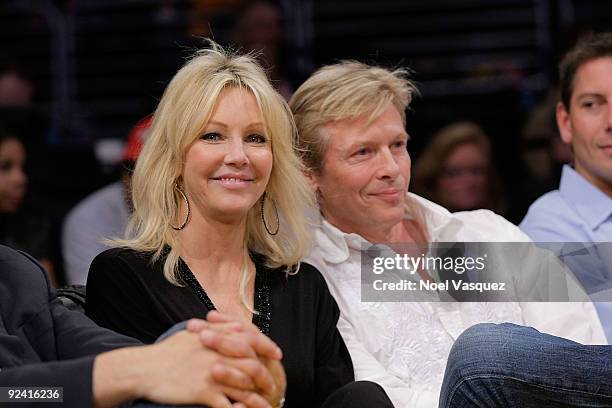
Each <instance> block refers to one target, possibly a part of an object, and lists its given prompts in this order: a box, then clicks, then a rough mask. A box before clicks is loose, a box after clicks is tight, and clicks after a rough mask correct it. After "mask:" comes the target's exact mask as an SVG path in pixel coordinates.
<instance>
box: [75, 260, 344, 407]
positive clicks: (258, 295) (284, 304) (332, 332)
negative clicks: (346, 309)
mask: <svg viewBox="0 0 612 408" xmlns="http://www.w3.org/2000/svg"><path fill="white" fill-rule="evenodd" d="M252 259H253V261H254V262H255V266H256V279H255V309H256V310H257V311H259V312H260V314H259V315H254V318H253V323H255V324H256V325H257V326H258V327H259V329H260V330H262V331H263V332H264V333H266V334H268V336H269V337H270V338H271V339H272V340H274V341H275V342H276V344H278V346H279V347H280V348H281V349H282V350H283V366H284V367H285V372H286V374H287V393H286V404H285V406H286V407H290V408H297V407H304V408H306V407H308V408H313V407H318V406H320V405H321V404H322V402H323V401H324V400H325V399H326V398H327V397H328V396H329V395H330V394H331V393H332V392H333V391H335V390H336V389H338V388H340V387H341V386H342V385H344V384H347V383H349V382H351V381H353V379H354V374H353V365H352V363H351V359H350V356H349V353H348V350H347V348H346V345H345V344H344V341H343V340H342V337H341V336H340V333H339V332H338V330H337V328H336V324H337V322H338V317H339V315H340V312H339V309H338V306H337V304H336V302H335V300H334V299H333V298H332V296H331V295H330V293H329V290H328V288H327V285H326V283H325V280H324V279H323V277H322V276H321V274H320V273H319V271H318V270H317V269H316V268H314V267H312V266H311V265H308V264H302V265H301V266H300V270H299V272H298V273H297V274H295V275H287V274H286V273H284V272H283V271H282V270H271V269H269V268H267V267H266V266H265V264H264V258H263V257H262V256H260V255H257V254H255V255H253V256H252ZM163 263H164V257H160V259H158V260H157V261H156V262H154V263H152V262H151V255H150V254H148V253H141V252H136V251H134V250H131V249H125V248H114V249H109V250H107V251H105V252H103V253H101V254H100V255H98V256H97V257H96V258H95V259H94V260H93V262H92V264H91V267H90V269H89V277H88V280H87V306H86V311H87V314H88V315H89V316H90V317H91V318H92V319H93V320H94V321H96V322H97V323H98V324H99V325H101V326H104V327H107V328H110V329H112V330H115V331H117V332H119V333H122V334H125V335H128V336H131V337H134V338H137V339H140V340H141V341H143V342H144V343H152V342H154V341H155V340H156V339H157V337H159V336H160V335H161V334H162V333H164V332H165V331H166V330H168V329H169V328H170V327H172V326H173V325H174V324H175V323H178V322H181V321H184V320H187V319H190V318H193V317H198V318H205V316H206V314H207V313H208V311H210V310H211V308H214V305H212V302H210V299H208V296H207V295H206V292H205V290H204V288H202V287H201V286H200V285H199V283H197V280H195V278H194V276H193V274H192V273H191V271H189V268H188V266H187V265H186V264H185V263H184V262H182V261H181V262H180V263H179V267H180V270H181V273H180V278H181V280H182V281H183V284H184V286H176V285H173V284H171V283H170V282H168V281H167V280H166V279H165V278H164V276H163Z"/></svg>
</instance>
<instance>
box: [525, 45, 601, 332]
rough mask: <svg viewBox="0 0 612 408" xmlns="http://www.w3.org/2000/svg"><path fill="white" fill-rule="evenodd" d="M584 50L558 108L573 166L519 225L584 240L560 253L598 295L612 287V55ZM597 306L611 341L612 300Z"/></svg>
mask: <svg viewBox="0 0 612 408" xmlns="http://www.w3.org/2000/svg"><path fill="white" fill-rule="evenodd" d="M584 53H585V55H580V56H579V58H575V62H574V65H573V66H572V65H571V64H569V65H568V66H566V67H565V72H566V75H567V76H566V77H565V78H563V77H562V78H561V101H560V102H559V103H558V104H557V109H556V119H557V126H558V127H559V133H560V135H561V139H562V140H563V142H565V143H567V144H569V145H571V147H572V150H573V152H574V164H573V167H570V166H567V165H566V166H565V167H564V168H563V173H562V176H561V184H560V186H559V189H558V190H555V191H551V192H549V193H547V194H544V195H543V196H542V197H540V198H539V199H538V200H536V201H535V202H534V203H533V204H532V205H531V207H530V208H529V211H528V212H527V215H526V216H525V218H524V219H523V221H522V222H521V224H520V227H521V229H522V230H523V231H525V233H527V234H528V235H529V236H530V237H531V238H532V239H533V240H534V241H537V242H564V243H582V244H581V245H579V244H564V245H560V246H558V247H557V249H558V251H557V252H559V253H562V255H564V256H563V258H564V261H566V262H567V261H569V262H568V266H570V267H571V268H572V270H573V271H574V273H575V274H576V276H577V277H578V279H579V280H580V281H581V283H582V284H583V285H584V286H585V289H586V290H587V291H588V292H589V293H591V294H595V293H601V292H602V291H606V290H610V287H611V286H612V244H608V243H610V242H612V81H610V78H612V55H611V54H609V53H608V52H607V51H606V50H603V49H602V50H598V49H590V50H588V52H587V51H584ZM589 53H590V54H589ZM562 69H563V67H562ZM610 293H612V291H610ZM593 299H600V300H606V301H609V300H612V296H611V295H604V296H600V297H599V298H598V297H597V296H596V295H595V296H594V297H593ZM596 306H597V309H598V312H599V315H600V318H601V320H602V323H603V325H604V329H605V330H606V335H607V337H608V340H609V341H612V303H608V304H605V303H598V304H597V305H596Z"/></svg>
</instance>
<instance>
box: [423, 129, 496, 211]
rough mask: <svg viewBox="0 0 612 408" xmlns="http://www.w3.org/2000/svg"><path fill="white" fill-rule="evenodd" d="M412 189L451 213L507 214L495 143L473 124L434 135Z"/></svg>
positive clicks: (440, 131) (426, 149)
mask: <svg viewBox="0 0 612 408" xmlns="http://www.w3.org/2000/svg"><path fill="white" fill-rule="evenodd" d="M412 189H413V191H414V192H415V193H416V194H419V195H421V196H423V197H425V198H427V199H429V200H431V201H433V202H435V203H438V204H440V205H442V206H443V207H446V208H448V209H449V210H450V211H451V212H454V211H468V210H477V209H480V208H485V209H489V210H493V211H494V212H496V213H498V214H502V215H503V214H504V212H505V211H504V210H505V205H504V200H503V197H502V189H501V185H500V182H499V178H498V176H497V172H496V171H495V168H494V167H493V164H492V157H491V142H490V141H489V138H488V137H487V135H486V134H485V133H484V131H483V130H482V128H481V127H480V126H478V125H477V124H476V123H473V122H455V123H452V124H450V125H448V126H445V127H444V128H442V129H441V130H439V131H438V132H437V133H436V134H435V135H434V137H433V138H432V140H431V142H430V143H429V145H428V146H427V147H426V148H425V151H424V152H423V153H422V155H421V156H420V157H419V159H418V160H417V161H416V163H415V167H414V181H413V184H412Z"/></svg>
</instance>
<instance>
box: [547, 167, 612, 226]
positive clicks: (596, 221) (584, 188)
mask: <svg viewBox="0 0 612 408" xmlns="http://www.w3.org/2000/svg"><path fill="white" fill-rule="evenodd" d="M559 192H560V193H561V196H562V197H563V198H564V199H565V200H566V201H568V202H569V203H570V204H571V205H572V206H573V207H574V209H575V210H576V212H578V214H579V215H580V216H581V217H582V218H583V219H584V220H585V221H586V222H587V224H588V225H589V226H590V227H591V228H592V229H596V228H597V227H599V225H601V224H602V223H603V222H604V221H606V220H607V219H608V217H610V214H611V213H612V198H610V197H608V196H607V195H606V194H605V193H604V192H603V191H601V190H600V189H598V188H597V187H595V186H594V185H593V184H591V183H590V182H589V181H588V180H587V179H585V178H584V177H583V176H582V175H581V174H579V173H578V172H577V171H576V170H574V169H573V168H572V167H570V166H568V165H565V166H563V172H562V173H561V184H560V186H559Z"/></svg>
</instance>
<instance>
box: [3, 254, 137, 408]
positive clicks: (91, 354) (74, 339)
mask: <svg viewBox="0 0 612 408" xmlns="http://www.w3.org/2000/svg"><path fill="white" fill-rule="evenodd" d="M24 255H25V254H24ZM25 257H27V258H29V259H30V261H31V262H32V263H33V264H34V265H36V267H37V268H38V269H39V270H40V274H41V275H42V276H43V279H45V280H46V285H47V288H48V289H47V290H48V302H49V303H48V309H47V308H44V309H43V310H41V311H40V313H39V314H36V315H34V316H33V317H32V320H33V321H34V322H37V321H38V320H40V321H45V322H46V321H48V319H49V316H50V317H51V321H50V322H49V323H47V324H49V328H51V329H52V330H53V334H52V336H53V339H52V340H53V341H46V340H48V338H47V337H46V336H44V335H43V336H41V337H40V339H38V342H39V343H41V344H39V346H40V347H41V348H42V349H48V348H54V349H55V355H56V358H57V360H56V361H44V362H40V363H32V364H25V365H22V366H15V367H10V368H4V369H2V370H0V385H1V386H4V387H7V386H21V387H46V386H50V387H63V402H62V403H57V404H54V403H46V404H44V405H45V406H49V407H54V406H56V407H64V408H72V407H75V408H76V407H83V406H91V403H92V372H93V362H94V359H95V356H96V355H97V354H99V353H102V352H105V351H109V350H113V349H116V348H119V347H125V346H133V345H138V344H140V343H139V342H138V341H136V340H134V339H131V338H129V337H125V336H121V335H119V334H117V333H114V332H112V331H110V330H106V329H103V328H101V327H98V326H97V325H96V324H95V323H94V322H92V321H91V320H90V319H88V318H87V317H86V316H85V315H83V314H82V313H79V312H75V311H71V310H68V309H67V308H66V307H64V305H63V304H62V303H61V302H60V300H59V299H57V297H56V295H55V291H54V290H53V289H50V288H49V283H48V278H47V275H46V273H45V272H44V270H43V269H42V267H41V266H40V265H38V263H36V261H34V260H33V259H32V258H31V257H30V256H29V255H25ZM49 343H54V344H49ZM43 354H45V353H43ZM3 406H4V405H3ZM9 406H10V405H9ZM16 406H18V407H22V406H27V405H24V404H23V403H20V404H16Z"/></svg>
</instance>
